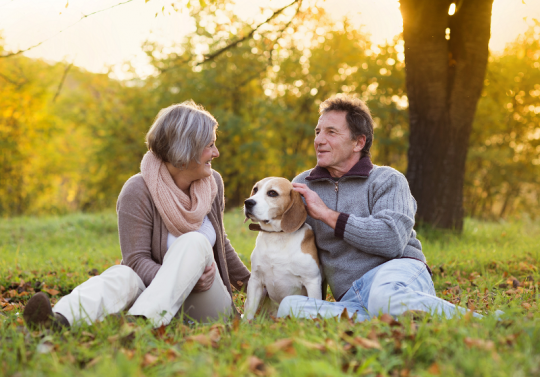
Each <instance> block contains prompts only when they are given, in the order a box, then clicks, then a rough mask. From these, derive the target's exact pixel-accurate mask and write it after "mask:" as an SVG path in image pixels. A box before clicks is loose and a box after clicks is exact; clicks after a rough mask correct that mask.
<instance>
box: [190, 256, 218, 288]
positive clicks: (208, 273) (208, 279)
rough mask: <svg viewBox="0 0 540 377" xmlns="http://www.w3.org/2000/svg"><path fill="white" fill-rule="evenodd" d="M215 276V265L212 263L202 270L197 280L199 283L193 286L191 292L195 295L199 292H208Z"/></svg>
mask: <svg viewBox="0 0 540 377" xmlns="http://www.w3.org/2000/svg"><path fill="white" fill-rule="evenodd" d="M215 276H216V263H215V262H212V264H211V265H210V266H207V267H206V268H205V269H204V272H203V274H202V275H201V277H200V278H199V281H198V282H197V284H195V287H193V291H192V292H195V293H199V292H205V291H207V290H209V289H210V288H211V287H212V284H213V283H214V278H215Z"/></svg>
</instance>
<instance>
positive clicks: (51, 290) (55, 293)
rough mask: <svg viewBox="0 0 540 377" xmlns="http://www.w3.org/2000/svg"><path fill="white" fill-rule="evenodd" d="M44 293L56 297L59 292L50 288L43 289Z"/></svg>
mask: <svg viewBox="0 0 540 377" xmlns="http://www.w3.org/2000/svg"><path fill="white" fill-rule="evenodd" d="M43 290H44V291H45V292H47V293H48V294H50V295H51V296H56V295H58V294H59V293H60V291H57V290H56V289H53V288H50V289H43Z"/></svg>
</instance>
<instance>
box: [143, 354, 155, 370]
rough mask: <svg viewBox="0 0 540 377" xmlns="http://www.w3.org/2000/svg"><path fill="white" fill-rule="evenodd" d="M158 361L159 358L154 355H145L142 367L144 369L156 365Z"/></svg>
mask: <svg viewBox="0 0 540 377" xmlns="http://www.w3.org/2000/svg"><path fill="white" fill-rule="evenodd" d="M157 360H158V357H157V356H154V355H152V354H151V353H147V354H146V355H144V357H143V362H142V366H143V367H147V366H149V365H152V364H154V363H155V362H156V361H157Z"/></svg>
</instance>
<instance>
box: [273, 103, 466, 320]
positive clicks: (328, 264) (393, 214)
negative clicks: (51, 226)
mask: <svg viewBox="0 0 540 377" xmlns="http://www.w3.org/2000/svg"><path fill="white" fill-rule="evenodd" d="M320 114H321V116H320V118H319V122H318V124H317V127H316V128H315V135H316V136H315V142H314V144H315V151H316V154H317V166H316V167H315V168H314V169H311V170H308V171H306V172H304V173H302V174H300V175H298V176H297V177H296V178H295V179H294V180H293V186H294V189H295V190H296V191H298V192H300V193H301V194H302V195H303V196H304V199H305V202H306V206H307V210H308V214H309V216H308V220H307V222H308V223H309V225H311V227H312V228H313V231H314V232H315V239H316V242H317V247H318V251H319V258H320V261H321V265H322V270H323V273H324V275H325V278H326V279H327V281H328V284H329V285H330V289H331V290H332V293H333V294H334V297H335V298H336V302H328V301H323V300H315V299H310V298H307V297H304V296H289V297H286V298H285V299H284V300H283V301H282V302H281V305H280V307H279V311H278V316H281V317H283V316H287V315H292V316H295V317H307V318H311V317H315V316H317V315H322V316H323V317H332V316H339V315H341V314H342V312H343V310H344V309H347V312H348V313H349V315H350V316H353V315H354V314H355V313H356V316H357V320H359V321H361V320H364V319H368V318H370V316H371V315H378V314H379V313H380V312H383V313H389V314H391V315H394V316H397V315H400V314H402V313H403V312H405V311H407V310H414V311H426V312H431V313H439V314H444V315H446V316H447V317H450V316H452V315H454V314H455V312H456V311H457V310H460V311H464V308H457V307H456V306H454V305H452V304H451V303H449V302H447V301H444V300H441V299H439V298H437V297H436V296H435V288H434V286H433V282H432V280H431V271H430V270H429V267H428V266H427V264H426V258H425V256H424V254H423V253H422V245H421V243H420V241H418V239H417V238H416V232H415V231H414V229H413V226H414V215H415V213H416V201H415V200H414V198H413V197H412V195H411V193H410V190H409V185H408V183H407V180H406V179H405V177H404V176H403V174H401V173H400V172H398V171H397V170H395V169H393V168H391V167H388V166H377V165H373V164H372V162H371V160H370V153H369V149H370V147H371V144H372V141H373V119H372V118H371V115H370V112H369V109H368V108H367V106H366V105H365V104H364V103H363V102H362V101H361V100H359V99H355V98H352V97H348V96H342V95H341V96H335V97H332V98H329V99H328V100H326V101H324V102H323V103H322V104H321V106H320Z"/></svg>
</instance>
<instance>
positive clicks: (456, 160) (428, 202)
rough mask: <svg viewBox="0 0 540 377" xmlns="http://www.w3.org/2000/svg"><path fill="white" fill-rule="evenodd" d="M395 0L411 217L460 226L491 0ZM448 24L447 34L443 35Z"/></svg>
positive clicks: (484, 63) (447, 225)
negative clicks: (407, 124)
mask: <svg viewBox="0 0 540 377" xmlns="http://www.w3.org/2000/svg"><path fill="white" fill-rule="evenodd" d="M452 2H453V1H451V0H401V1H400V3H401V14H402V16H403V39H404V41H405V66H406V83H407V96H408V99H409V119H410V136H409V151H408V168H407V179H408V181H409V185H410V188H411V192H412V194H413V196H414V197H415V199H416V200H417V202H418V211H417V220H418V221H419V222H422V223H427V224H430V225H433V226H435V227H438V228H449V229H455V230H459V231H461V230H462V228H463V216H464V212H463V183H464V174H465V161H466V158H467V149H468V143H469V135H470V132H471V128H472V122H473V119H474V114H475V111H476V104H477V102H478V99H479V98H480V95H481V91H482V87H483V85H484V76H485V73H486V67H487V61H488V55H489V51H488V43H489V38H490V26H491V8H492V3H493V0H461V1H455V2H456V3H457V10H456V13H455V14H454V15H453V16H450V15H449V14H448V9H449V7H450V4H451V3H452ZM447 28H449V29H450V39H449V40H447V39H446V38H445V31H446V29H447Z"/></svg>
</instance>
